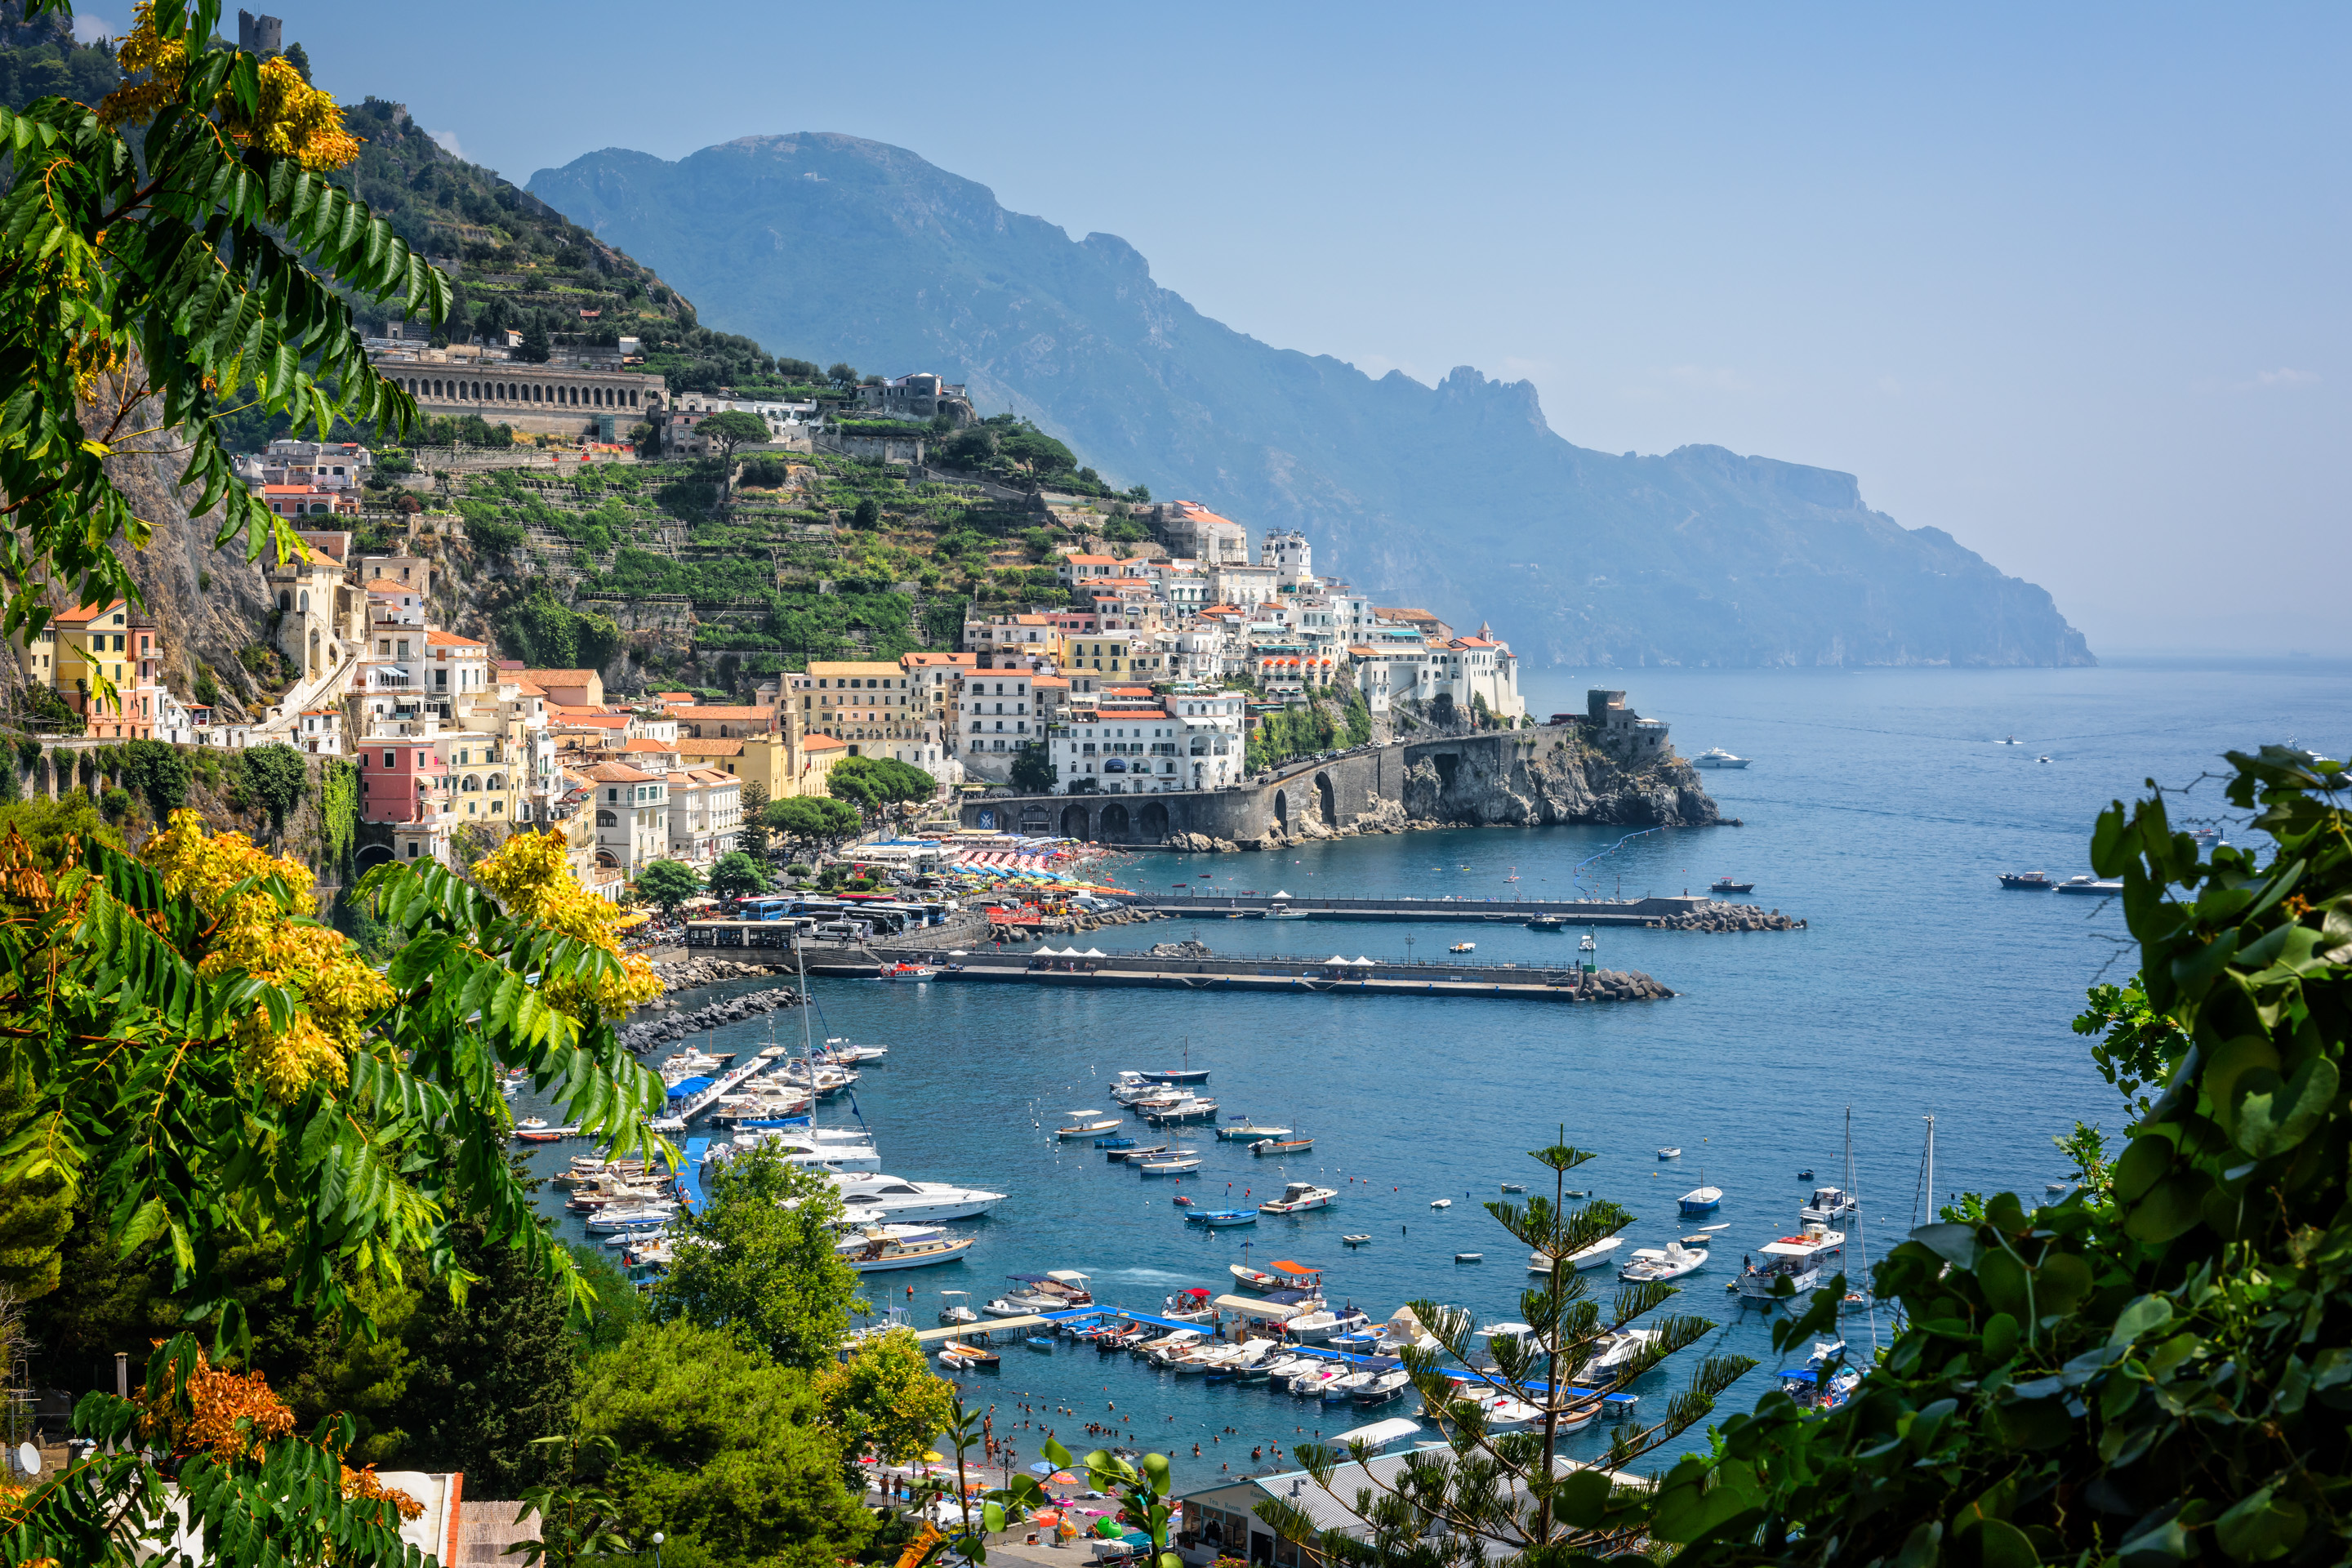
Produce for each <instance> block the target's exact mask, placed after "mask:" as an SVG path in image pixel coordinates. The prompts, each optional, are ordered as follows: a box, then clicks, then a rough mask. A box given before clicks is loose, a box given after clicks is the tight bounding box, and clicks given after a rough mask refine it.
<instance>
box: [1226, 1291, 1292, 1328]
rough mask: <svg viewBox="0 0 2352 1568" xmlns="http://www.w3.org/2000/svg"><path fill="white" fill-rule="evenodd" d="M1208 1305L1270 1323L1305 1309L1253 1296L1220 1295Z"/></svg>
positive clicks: (1285, 1318) (1281, 1320)
mask: <svg viewBox="0 0 2352 1568" xmlns="http://www.w3.org/2000/svg"><path fill="white" fill-rule="evenodd" d="M1209 1305H1211V1306H1213V1307H1214V1308H1216V1309H1217V1310H1219V1311H1226V1312H1238V1313H1240V1314H1241V1315H1242V1316H1243V1317H1244V1318H1258V1319H1262V1320H1264V1321H1267V1322H1272V1323H1280V1322H1286V1321H1289V1320H1290V1319H1292V1318H1295V1317H1297V1316H1298V1314H1299V1313H1301V1312H1303V1311H1305V1310H1306V1309H1305V1308H1304V1307H1286V1306H1283V1305H1282V1304H1281V1303H1280V1302H1278V1301H1261V1300H1257V1299H1256V1298H1255V1297H1254V1296H1220V1297H1218V1298H1217V1299H1216V1300H1213V1301H1212V1302H1210V1303H1209Z"/></svg>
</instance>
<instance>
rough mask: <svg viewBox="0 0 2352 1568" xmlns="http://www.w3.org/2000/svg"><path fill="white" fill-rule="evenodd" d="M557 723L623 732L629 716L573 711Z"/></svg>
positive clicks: (624, 714)
mask: <svg viewBox="0 0 2352 1568" xmlns="http://www.w3.org/2000/svg"><path fill="white" fill-rule="evenodd" d="M558 722H559V723H562V724H583V725H586V726H589V727H590V728H593V729H597V730H625V729H627V728H628V727H629V716H628V715H627V714H626V713H585V712H582V711H581V710H578V709H573V710H570V711H567V712H565V713H564V714H562V717H561V718H560V719H559V720H558Z"/></svg>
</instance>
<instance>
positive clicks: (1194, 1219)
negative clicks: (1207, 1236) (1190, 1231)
mask: <svg viewBox="0 0 2352 1568" xmlns="http://www.w3.org/2000/svg"><path fill="white" fill-rule="evenodd" d="M1184 1223H1185V1224H1187V1225H1205V1226H1208V1227H1209V1228H1210V1229H1212V1230H1218V1229H1222V1228H1223V1227H1224V1226H1231V1225H1255V1224H1256V1223H1257V1210H1255V1209H1195V1210H1194V1211H1193V1212H1192V1213H1191V1214H1188V1215H1185V1216H1184Z"/></svg>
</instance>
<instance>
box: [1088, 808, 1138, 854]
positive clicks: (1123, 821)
mask: <svg viewBox="0 0 2352 1568" xmlns="http://www.w3.org/2000/svg"><path fill="white" fill-rule="evenodd" d="M1134 836H1135V835H1134V830H1133V829H1131V828H1130V827H1129V826H1128V823H1127V807H1125V806H1123V805H1116V804H1114V805H1107V806H1104V807H1103V811H1102V827H1101V829H1100V831H1099V832H1097V835H1096V837H1098V838H1100V839H1101V840H1102V841H1103V842H1104V843H1106V844H1124V843H1126V842H1127V841H1128V840H1129V838H1132V837H1134Z"/></svg>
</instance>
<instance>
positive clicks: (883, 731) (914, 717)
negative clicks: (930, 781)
mask: <svg viewBox="0 0 2352 1568" xmlns="http://www.w3.org/2000/svg"><path fill="white" fill-rule="evenodd" d="M785 679H788V680H789V681H790V682H791V689H790V693H789V703H790V706H791V708H792V710H793V712H794V713H795V714H797V715H798V717H799V719H800V722H801V726H802V728H803V730H806V731H822V732H824V734H827V735H831V736H833V737H835V739H837V740H839V741H840V742H842V744H843V745H845V747H847V748H848V750H847V752H846V753H845V754H846V755H849V756H853V757H890V756H898V753H899V752H900V751H901V750H903V749H905V748H907V747H909V746H919V745H920V744H922V742H923V713H924V710H925V707H926V700H925V694H924V693H923V692H922V691H921V690H919V683H918V682H917V681H916V680H915V679H913V678H911V677H910V676H909V675H908V672H907V671H906V669H905V668H902V667H901V666H900V665H899V664H898V661H897V660H895V659H893V660H891V661H889V662H887V663H884V662H882V661H879V660H876V661H873V662H870V663H869V662H863V661H851V660H836V659H811V660H810V661H809V667H808V669H807V671H806V672H805V673H803V674H799V675H792V676H787V677H786V678H785ZM901 760H902V761H903V760H905V759H903V758H901Z"/></svg>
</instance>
